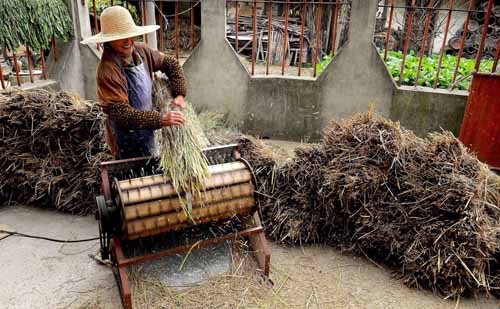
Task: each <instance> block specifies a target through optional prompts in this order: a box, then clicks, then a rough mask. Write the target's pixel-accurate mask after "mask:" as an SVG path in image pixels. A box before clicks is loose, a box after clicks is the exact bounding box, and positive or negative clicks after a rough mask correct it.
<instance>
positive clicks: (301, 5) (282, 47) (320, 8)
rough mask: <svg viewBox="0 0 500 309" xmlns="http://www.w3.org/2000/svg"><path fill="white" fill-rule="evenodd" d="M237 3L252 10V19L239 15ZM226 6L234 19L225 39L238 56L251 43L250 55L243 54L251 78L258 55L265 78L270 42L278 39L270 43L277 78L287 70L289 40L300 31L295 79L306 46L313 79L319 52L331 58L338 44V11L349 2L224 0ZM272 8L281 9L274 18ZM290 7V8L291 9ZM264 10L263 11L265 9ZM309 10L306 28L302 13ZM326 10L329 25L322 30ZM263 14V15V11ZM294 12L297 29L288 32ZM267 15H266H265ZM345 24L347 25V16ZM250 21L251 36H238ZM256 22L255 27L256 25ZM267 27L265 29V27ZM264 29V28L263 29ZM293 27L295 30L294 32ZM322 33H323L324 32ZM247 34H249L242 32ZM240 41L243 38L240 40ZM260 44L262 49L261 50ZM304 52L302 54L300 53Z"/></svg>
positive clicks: (268, 67)
mask: <svg viewBox="0 0 500 309" xmlns="http://www.w3.org/2000/svg"><path fill="white" fill-rule="evenodd" d="M240 4H245V5H246V6H247V7H248V6H249V7H251V8H252V17H251V18H250V20H249V18H248V17H245V16H240V12H239V7H240ZM261 4H264V8H263V9H262V14H260V15H258V14H257V7H258V5H260V6H261V7H262V5H261ZM229 5H232V6H234V8H235V16H234V30H232V34H231V35H228V36H227V37H228V39H231V40H232V41H233V40H234V42H232V45H233V46H234V49H235V51H236V52H237V53H238V54H242V52H243V51H244V50H245V48H247V47H248V45H250V44H251V54H250V55H247V57H249V58H250V62H251V65H250V73H251V75H252V76H253V75H256V70H255V66H256V63H257V62H258V58H259V55H262V57H261V58H262V60H263V61H265V67H266V68H265V75H269V74H270V66H271V62H272V58H273V49H272V48H273V40H274V39H275V37H278V39H279V40H278V43H277V44H274V46H275V49H276V54H278V55H279V56H280V57H279V58H281V59H280V62H281V63H280V64H281V75H285V71H286V68H287V57H290V54H291V49H292V48H291V46H290V45H291V44H290V43H291V41H292V38H294V36H295V37H296V35H295V34H298V32H299V30H298V29H299V28H300V34H298V43H299V46H298V49H297V48H296V50H295V58H297V56H298V63H297V68H298V70H297V76H301V75H302V68H303V64H304V62H305V61H304V54H305V55H306V57H307V50H308V48H307V47H305V44H306V42H305V41H307V43H308V44H307V45H309V44H310V45H312V46H313V47H312V53H313V55H312V57H311V58H312V67H313V73H312V76H313V77H316V76H317V73H318V72H317V64H318V62H319V60H320V58H321V56H320V53H321V52H323V53H324V54H330V55H331V57H333V56H334V55H335V52H336V50H337V49H338V47H339V44H340V43H341V42H338V36H339V32H340V30H339V28H340V27H339V12H341V11H342V9H343V8H344V7H346V8H348V9H349V10H350V5H351V2H350V1H346V0H343V1H340V0H337V1H326V0H325V1H323V0H308V1H306V0H301V1H298V0H295V1H294V0H226V7H229ZM273 5H280V6H282V7H283V8H284V9H283V15H282V16H276V15H274V14H273ZM292 6H293V7H294V9H293V10H292ZM265 7H267V9H265ZM308 9H309V10H310V12H313V14H314V15H315V16H314V17H313V19H314V20H315V24H314V25H312V26H310V25H306V19H307V18H306V11H307V10H308ZM328 9H330V15H329V19H330V20H329V22H328V23H327V29H324V28H325V27H322V26H324V24H325V23H324V21H322V18H324V16H323V15H324V12H325V11H327V10H328ZM264 11H267V12H264ZM291 11H292V12H295V16H297V17H298V19H300V26H297V27H296V26H295V25H294V29H293V30H290V28H291V26H290V22H289V21H290V15H289V14H290V12H291ZM266 15H267V16H266ZM346 19H347V21H344V22H345V23H348V16H347V18H346ZM250 21H251V35H244V36H241V35H240V27H243V28H248V27H247V26H248V24H249V22H250ZM258 22H259V24H258ZM232 23H233V20H232V19H231V20H228V25H229V24H230V25H231V26H232ZM266 25H267V27H266ZM266 28H267V29H266ZM295 28H296V29H295ZM306 32H307V33H312V32H314V34H315V35H314V37H312V38H308V37H307V36H306ZM325 32H326V33H325ZM246 33H247V34H248V33H249V31H247V32H246ZM242 38H243V39H242ZM324 38H326V42H327V43H326V45H327V46H322V45H323V44H324V42H323V41H324ZM240 41H241V42H243V43H244V44H243V47H241V48H240ZM264 44H266V45H267V46H266V48H265V49H264ZM304 49H305V50H306V52H304Z"/></svg>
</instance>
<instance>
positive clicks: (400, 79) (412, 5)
mask: <svg viewBox="0 0 500 309" xmlns="http://www.w3.org/2000/svg"><path fill="white" fill-rule="evenodd" d="M410 10H411V11H410V15H409V16H408V26H407V27H408V28H407V29H406V36H405V45H404V48H403V61H402V63H401V73H400V74H399V81H398V83H399V84H400V85H401V82H402V81H403V73H404V70H405V65H406V54H407V53H408V47H409V46H410V34H411V26H412V24H413V16H414V15H415V0H412V1H411V7H410Z"/></svg>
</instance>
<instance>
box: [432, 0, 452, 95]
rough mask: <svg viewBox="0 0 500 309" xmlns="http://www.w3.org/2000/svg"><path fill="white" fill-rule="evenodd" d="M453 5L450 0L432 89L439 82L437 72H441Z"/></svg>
mask: <svg viewBox="0 0 500 309" xmlns="http://www.w3.org/2000/svg"><path fill="white" fill-rule="evenodd" d="M454 6H455V0H451V1H450V7H449V10H448V17H447V20H446V26H445V28H444V38H443V44H442V45H441V53H440V54H439V62H438V67H437V72H436V78H434V89H436V88H437V85H438V82H439V73H441V64H442V63H443V56H444V50H445V47H446V44H447V43H448V42H447V38H448V30H449V29H450V23H451V15H452V13H453V7H454Z"/></svg>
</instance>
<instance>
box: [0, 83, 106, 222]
mask: <svg viewBox="0 0 500 309" xmlns="http://www.w3.org/2000/svg"><path fill="white" fill-rule="evenodd" d="M0 102H2V103H1V104H0V132H2V138H1V140H0V169H1V170H2V173H1V174H0V204H4V203H11V202H18V203H23V204H34V205H37V206H48V207H56V208H57V209H59V210H63V211H67V212H71V213H77V214H88V213H91V212H92V211H93V210H94V208H95V202H94V196H95V195H96V194H97V193H98V192H99V191H100V189H99V184H98V180H97V177H96V164H97V162H99V161H100V160H101V159H102V158H103V157H107V156H108V154H107V153H106V150H105V145H104V138H103V136H102V132H103V131H102V124H103V119H104V117H103V114H102V113H101V112H100V111H99V110H98V109H97V108H95V107H94V105H92V104H90V103H88V102H84V101H81V100H80V99H79V98H78V97H76V96H73V95H71V94H69V93H66V92H50V91H45V90H34V91H13V92H9V93H4V94H3V95H0Z"/></svg>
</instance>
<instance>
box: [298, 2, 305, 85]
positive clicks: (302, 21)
mask: <svg viewBox="0 0 500 309" xmlns="http://www.w3.org/2000/svg"><path fill="white" fill-rule="evenodd" d="M305 18H306V0H304V2H303V3H302V14H301V23H300V43H299V70H298V72H297V75H298V76H300V73H301V69H302V49H303V48H304V23H305Z"/></svg>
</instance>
